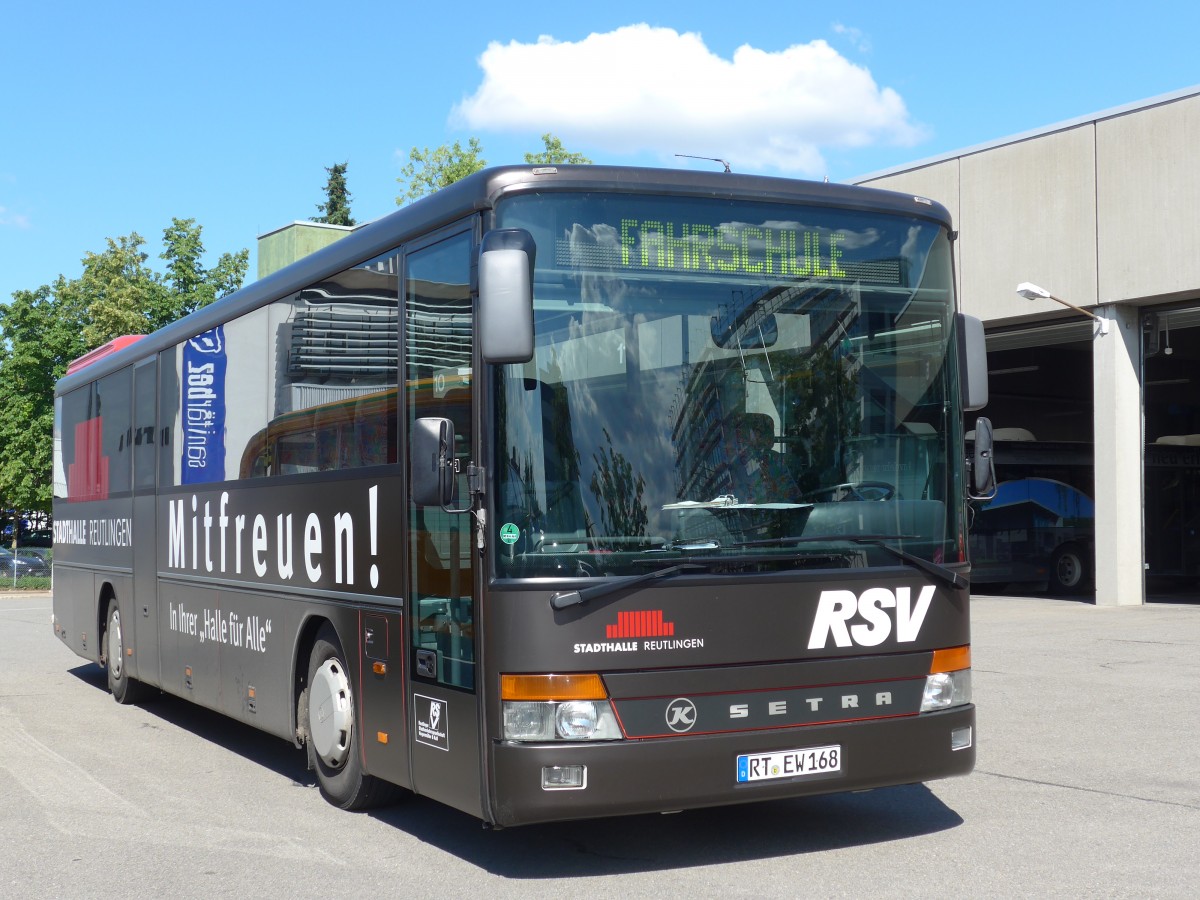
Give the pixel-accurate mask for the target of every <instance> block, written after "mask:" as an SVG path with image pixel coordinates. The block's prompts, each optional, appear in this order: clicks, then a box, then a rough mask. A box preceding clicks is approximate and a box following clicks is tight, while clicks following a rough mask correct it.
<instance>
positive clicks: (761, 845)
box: [70, 663, 963, 880]
mask: <svg viewBox="0 0 1200 900" xmlns="http://www.w3.org/2000/svg"><path fill="white" fill-rule="evenodd" d="M70 674H71V675H74V676H75V677H76V678H78V679H79V680H80V681H82V682H84V683H86V684H88V685H89V686H91V687H93V688H95V689H97V690H98V691H103V692H105V693H107V691H108V682H107V678H106V675H105V672H104V670H103V669H101V668H100V667H99V666H97V665H95V664H92V663H88V664H84V665H80V666H76V667H75V668H73V669H71V670H70ZM139 706H140V708H141V709H143V710H144V711H145V712H147V713H150V714H152V715H154V716H156V717H157V718H159V719H161V720H162V721H163V722H166V723H168V724H170V725H173V726H175V727H177V728H180V729H182V730H185V731H188V732H190V733H192V734H194V735H196V736H197V737H199V738H201V739H203V740H206V741H209V742H210V743H212V744H215V745H216V746H219V747H222V748H224V749H226V750H228V751H230V752H232V753H236V754H238V755H239V756H241V757H243V758H244V759H246V760H249V761H251V762H253V763H255V764H257V765H260V766H262V767H263V768H264V769H268V770H270V771H272V772H275V773H276V774H278V775H281V776H283V777H285V778H288V779H290V780H291V781H292V782H293V783H294V784H296V785H297V786H300V787H306V788H308V787H315V784H316V779H315V777H314V776H313V773H311V772H309V771H307V769H306V765H305V757H304V754H303V753H301V752H300V751H298V750H296V749H295V748H294V747H292V746H290V745H289V744H288V743H287V742H286V741H283V740H281V739H280V738H278V737H275V736H273V735H269V734H267V733H265V732H262V731H259V730H257V729H255V728H253V727H251V726H250V725H247V724H245V723H244V722H239V721H237V720H235V719H230V718H228V717H227V716H224V715H221V714H220V713H216V712H213V711H211V710H208V709H205V708H204V707H201V706H196V705H195V704H192V703H188V702H187V701H185V700H181V699H179V698H177V697H173V696H170V695H166V694H164V695H161V696H158V697H157V698H156V699H153V700H150V701H148V702H146V703H144V704H139ZM312 802H314V803H322V802H324V801H323V800H321V798H320V795H319V794H318V793H317V792H316V791H315V790H313V791H312ZM345 815H354V813H346V814H345ZM366 815H370V816H371V817H372V818H374V819H376V820H377V821H379V822H382V823H385V824H387V825H389V826H391V827H393V828H396V829H397V830H399V831H402V832H404V833H406V834H408V835H411V836H412V837H413V838H415V839H417V840H419V841H421V842H422V843H426V844H430V845H432V846H434V847H437V848H438V849H440V850H442V851H444V852H446V853H450V854H453V855H454V856H456V857H458V858H459V859H461V860H463V861H464V862H466V863H468V864H470V865H474V866H477V867H478V868H480V869H482V870H484V871H486V872H489V873H491V874H494V875H499V876H501V877H504V878H512V879H527V880H539V879H547V878H571V877H594V876H597V875H620V874H632V873H638V872H654V871H670V870H673V869H686V868H692V867H696V866H709V865H720V864H722V863H731V862H744V861H749V860H761V859H771V858H773V857H781V856H795V855H797V854H805V853H819V852H822V851H825V850H837V849H843V848H848V847H861V846H868V845H871V844H877V843H884V842H888V841H895V840H902V839H904V838H911V837H918V836H921V835H928V834H934V833H937V832H940V831H946V830H949V829H951V828H956V827H957V826H959V825H961V824H963V819H962V818H961V817H960V816H959V815H958V814H957V813H956V812H954V810H952V809H950V808H949V807H948V806H946V805H945V804H944V803H943V802H942V801H941V800H940V799H939V798H938V797H937V796H936V795H935V794H934V793H933V792H932V791H931V790H929V788H927V787H926V786H925V785H921V784H914V785H905V786H901V787H894V788H881V789H879V790H874V791H864V792H860V793H853V794H849V793H848V794H830V795H826V796H822V797H806V798H801V799H796V800H772V801H766V802H763V803H750V804H745V805H738V806H726V807H719V808H713V809H701V810H689V811H684V812H680V813H677V814H673V815H657V814H655V815H641V816H622V817H619V818H608V819H593V820H584V821H575V822H555V823H550V824H542V825H526V826H522V827H519V828H506V829H498V830H487V829H484V828H483V827H482V825H481V823H480V821H479V820H478V819H475V818H474V817H472V816H468V815H466V814H465V813H462V812H459V811H458V810H455V809H451V808H450V807H447V806H443V805H442V804H440V803H437V802H435V801H433V800H430V799H428V798H426V797H414V796H412V795H411V794H404V795H402V797H401V799H400V801H399V802H397V803H396V804H395V805H393V806H389V807H384V808H381V809H375V810H370V811H369V812H367V813H366Z"/></svg>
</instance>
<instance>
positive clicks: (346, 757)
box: [297, 624, 393, 809]
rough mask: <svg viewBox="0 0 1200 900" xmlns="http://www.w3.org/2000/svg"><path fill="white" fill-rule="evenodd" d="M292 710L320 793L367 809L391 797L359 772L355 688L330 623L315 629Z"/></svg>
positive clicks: (345, 806) (389, 790)
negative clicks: (304, 678) (305, 674)
mask: <svg viewBox="0 0 1200 900" xmlns="http://www.w3.org/2000/svg"><path fill="white" fill-rule="evenodd" d="M297 712H298V715H297V718H298V719H299V721H301V722H303V723H304V724H305V725H306V728H307V742H306V743H307V748H308V761H309V766H310V768H312V769H315V770H316V773H317V783H318V785H319V786H320V789H321V796H323V797H324V798H325V799H326V800H328V801H329V802H330V803H332V804H333V805H334V806H336V807H339V808H340V809H367V808H369V807H372V806H378V805H380V804H381V803H384V802H387V801H388V800H390V799H391V798H392V796H393V787H392V785H390V784H388V783H387V782H384V781H381V780H379V779H378V778H375V777H374V776H372V775H368V774H366V772H364V771H363V763H362V750H361V737H360V732H359V725H358V721H357V718H356V716H355V701H354V689H353V686H352V685H351V683H350V673H349V670H348V669H347V667H346V655H345V653H343V652H342V645H341V642H340V641H339V640H338V636H337V632H336V631H334V630H333V627H332V626H331V625H328V624H326V625H323V626H322V627H321V630H320V631H319V632H318V633H317V639H316V642H315V643H314V644H313V649H312V653H311V654H310V656H309V658H308V681H307V683H306V687H305V689H304V691H303V693H302V694H301V697H300V708H299V710H298V711H297Z"/></svg>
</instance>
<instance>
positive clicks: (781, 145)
mask: <svg viewBox="0 0 1200 900" xmlns="http://www.w3.org/2000/svg"><path fill="white" fill-rule="evenodd" d="M479 65H480V67H481V68H482V69H483V82H482V83H481V84H480V85H479V87H478V89H477V90H476V91H475V93H474V94H473V95H472V96H470V97H468V98H467V99H465V100H464V101H463V102H462V103H460V104H459V105H458V106H456V107H455V109H454V113H453V116H452V118H453V119H454V120H455V121H456V123H458V124H460V125H462V126H465V127H467V128H471V129H478V130H482V131H512V132H521V131H526V132H536V133H540V132H545V131H552V132H553V133H554V134H556V135H557V136H559V137H560V138H562V139H563V142H564V143H565V144H567V146H568V147H570V148H571V149H585V150H591V149H592V148H596V149H599V150H603V151H607V152H610V153H613V154H623V153H638V152H645V151H649V152H655V153H658V154H660V155H661V156H663V157H664V158H670V157H672V156H673V155H674V154H675V153H693V154H698V155H704V156H720V157H723V158H725V159H727V160H729V161H730V162H731V163H732V164H733V168H734V170H735V171H741V172H747V171H758V170H770V169H773V170H777V171H780V172H787V173H794V174H804V175H810V176H819V175H822V174H824V173H825V164H824V160H823V157H822V155H821V151H822V148H834V147H862V146H867V145H870V144H876V143H892V144H900V145H911V144H913V143H915V142H916V141H918V140H920V139H921V138H922V137H923V136H924V135H923V131H922V129H921V128H920V127H919V126H917V125H915V124H914V123H913V122H912V121H911V120H910V118H909V115H908V110H907V109H906V108H905V105H904V101H903V100H902V99H901V97H900V95H899V94H897V93H896V92H895V91H894V90H892V89H891V88H882V89H881V88H880V87H879V86H878V85H876V83H875V80H874V79H873V78H872V77H871V73H870V72H869V71H868V70H867V69H865V68H863V67H862V66H857V65H854V64H853V63H851V62H849V61H848V60H847V59H846V58H845V57H843V56H841V55H840V54H839V53H838V52H837V51H836V50H834V49H832V48H831V47H830V46H829V45H828V44H827V43H826V42H825V41H822V40H815V41H812V42H811V43H808V44H797V45H794V46H791V47H788V48H787V49H786V50H782V51H778V52H767V51H764V50H757V49H755V48H754V47H750V46H748V45H743V46H741V47H739V48H738V49H737V50H736V51H735V52H734V54H733V58H732V59H723V58H722V57H720V56H718V55H717V54H715V53H713V52H712V51H711V50H709V49H708V47H707V46H706V45H705V43H704V40H703V38H702V37H701V36H700V35H699V34H695V33H691V32H689V33H685V34H680V33H678V32H676V31H674V30H673V29H670V28H652V27H650V26H649V25H629V26H626V27H623V28H618V29H617V30H616V31H612V32H609V33H607V34H592V35H589V36H588V37H586V38H584V39H583V40H581V41H577V42H570V41H558V40H555V39H554V38H552V37H547V36H543V37H540V38H538V40H537V42H536V43H533V44H522V43H519V42H517V41H512V42H510V43H508V44H500V43H492V44H490V45H489V46H488V48H487V50H485V51H484V53H483V55H482V56H480V58H479ZM577 145H579V146H577Z"/></svg>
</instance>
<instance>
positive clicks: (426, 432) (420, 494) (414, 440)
mask: <svg viewBox="0 0 1200 900" xmlns="http://www.w3.org/2000/svg"><path fill="white" fill-rule="evenodd" d="M409 447H410V451H409V471H411V472H412V497H413V502H414V503H416V504H417V505H418V506H442V507H445V506H449V505H450V504H451V503H452V502H453V501H454V486H455V479H454V423H453V422H451V421H450V420H449V419H438V418H433V417H427V418H421V419H417V420H416V421H415V422H413V428H412V434H411V435H410V440H409Z"/></svg>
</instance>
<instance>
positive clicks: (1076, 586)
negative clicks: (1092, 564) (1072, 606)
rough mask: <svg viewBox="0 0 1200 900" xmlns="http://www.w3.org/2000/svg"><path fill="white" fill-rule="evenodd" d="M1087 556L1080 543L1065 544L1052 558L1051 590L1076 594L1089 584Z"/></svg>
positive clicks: (1057, 592)
mask: <svg viewBox="0 0 1200 900" xmlns="http://www.w3.org/2000/svg"><path fill="white" fill-rule="evenodd" d="M1087 579H1088V566H1087V557H1086V556H1085V555H1084V553H1083V549H1082V548H1081V547H1080V546H1079V545H1078V544H1063V545H1062V546H1061V547H1059V548H1058V549H1057V550H1055V551H1054V555H1053V556H1052V557H1051V558H1050V592H1051V593H1054V594H1076V593H1079V592H1080V591H1081V590H1082V589H1083V588H1084V587H1085V586H1086V584H1087Z"/></svg>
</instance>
